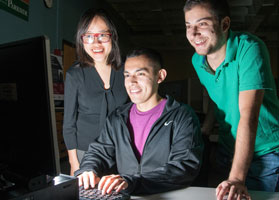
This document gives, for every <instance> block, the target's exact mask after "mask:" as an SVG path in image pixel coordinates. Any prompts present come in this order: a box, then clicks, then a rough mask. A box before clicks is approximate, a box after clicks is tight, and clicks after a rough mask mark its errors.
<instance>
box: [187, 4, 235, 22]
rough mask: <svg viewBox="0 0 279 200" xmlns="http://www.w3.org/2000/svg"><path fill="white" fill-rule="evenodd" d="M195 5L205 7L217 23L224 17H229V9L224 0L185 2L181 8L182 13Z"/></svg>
mask: <svg viewBox="0 0 279 200" xmlns="http://www.w3.org/2000/svg"><path fill="white" fill-rule="evenodd" d="M197 5H202V6H206V7H207V8H208V9H209V11H210V12H211V13H212V14H213V15H214V16H215V17H216V19H217V20H218V21H219V22H221V20H222V19H223V18H224V17H226V16H228V17H230V7H229V5H228V2H227V1H226V0H187V1H186V3H185V5H184V8H183V11H184V13H185V12H187V11H189V10H191V9H192V8H193V7H194V6H197Z"/></svg>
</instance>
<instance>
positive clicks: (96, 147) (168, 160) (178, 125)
mask: <svg viewBox="0 0 279 200" xmlns="http://www.w3.org/2000/svg"><path fill="white" fill-rule="evenodd" d="M131 106H132V103H129V104H126V105H124V106H121V107H119V108H118V109H116V110H115V111H114V112H113V113H112V114H111V115H110V116H109V117H108V118H107V120H106V124H105V127H104V128H103V130H102V132H101V134H100V136H99V138H98V139H97V140H96V142H94V143H91V144H90V146H89V149H88V152H86V154H85V155H84V158H83V160H82V163H81V165H80V169H79V170H78V171H76V172H75V175H76V176H77V175H79V174H81V173H82V172H84V171H94V173H95V174H97V175H98V176H99V177H102V176H103V175H107V174H106V171H107V170H108V169H111V168H113V167H116V170H117V171H116V173H118V174H120V175H121V176H122V177H123V178H124V179H125V180H126V181H127V183H128V185H129V186H128V188H127V189H126V190H125V191H124V192H126V193H129V194H153V193H158V192H165V191H169V190H173V189H179V188H182V187H186V186H188V185H190V184H191V183H192V182H193V180H194V179H195V177H196V176H197V175H198V172H199V169H200V165H201V159H202V151H203V143H202V138H201V132H200V125H199V121H198V118H197V116H196V115H195V113H194V111H193V110H192V109H191V108H190V107H189V106H187V105H185V104H181V103H178V102H177V101H175V100H174V99H173V98H171V97H167V103H166V106H165V108H164V111H163V113H162V115H161V116H160V117H159V119H158V120H157V121H156V122H155V123H154V124H153V126H152V128H151V130H150V133H149V135H148V138H147V140H146V143H145V146H144V150H143V153H142V157H141V160H140V162H139V161H138V160H137V158H136V155H135V154H134V151H133V145H132V144H131V137H130V133H129V130H128V127H127V125H126V124H127V120H128V116H129V110H130V108H131Z"/></svg>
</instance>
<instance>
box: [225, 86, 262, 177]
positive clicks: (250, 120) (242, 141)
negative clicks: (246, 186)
mask: <svg viewBox="0 0 279 200" xmlns="http://www.w3.org/2000/svg"><path fill="white" fill-rule="evenodd" d="M263 96H264V91H263V90H250V91H244V92H241V93H240V97H239V110H240V120H239V124H238V129H237V136H236V142H235V153H234V159H233V163H232V168H231V172H230V175H229V179H231V180H239V181H242V182H245V179H246V175H247V172H248V169H249V167H250V163H251V161H252V159H253V154H254V147H255V139H256V133H257V127H258V120H259V113H260V106H261V103H262V100H263Z"/></svg>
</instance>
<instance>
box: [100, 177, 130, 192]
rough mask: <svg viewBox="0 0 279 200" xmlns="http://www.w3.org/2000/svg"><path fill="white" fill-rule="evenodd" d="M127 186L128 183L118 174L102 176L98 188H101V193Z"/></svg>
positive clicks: (122, 188) (118, 190)
mask: <svg viewBox="0 0 279 200" xmlns="http://www.w3.org/2000/svg"><path fill="white" fill-rule="evenodd" d="M127 187H128V183H127V182H126V181H125V180H124V179H123V178H122V177H121V176H120V175H114V174H112V175H108V176H103V177H102V179H101V180H100V182H99V185H98V190H102V194H103V195H104V194H110V193H111V192H112V190H115V191H116V192H120V191H121V190H124V189H126V188H127Z"/></svg>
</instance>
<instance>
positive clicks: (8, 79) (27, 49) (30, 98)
mask: <svg viewBox="0 0 279 200" xmlns="http://www.w3.org/2000/svg"><path fill="white" fill-rule="evenodd" d="M52 87H53V86H52V73H51V59H50V44H49V39H48V38H47V37H45V36H41V37H36V38H30V39H26V40H21V41H16V42H11V43H8V44H1V45H0V117H1V126H0V128H1V129H0V134H1V139H0V175H1V177H4V178H3V179H5V180H8V181H9V182H10V183H12V184H13V185H20V184H24V186H26V185H28V184H29V186H30V187H31V188H32V185H30V182H31V183H32V184H33V186H34V185H35V188H36V184H37V183H36V181H33V182H32V180H39V181H37V182H38V184H39V182H40V181H41V180H42V179H41V178H42V177H43V179H44V177H50V176H53V177H54V176H56V175H58V174H59V173H60V165H59V153H58V144H57V135H56V123H55V110H54V100H53V88H52Z"/></svg>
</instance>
